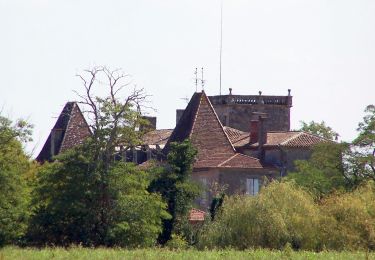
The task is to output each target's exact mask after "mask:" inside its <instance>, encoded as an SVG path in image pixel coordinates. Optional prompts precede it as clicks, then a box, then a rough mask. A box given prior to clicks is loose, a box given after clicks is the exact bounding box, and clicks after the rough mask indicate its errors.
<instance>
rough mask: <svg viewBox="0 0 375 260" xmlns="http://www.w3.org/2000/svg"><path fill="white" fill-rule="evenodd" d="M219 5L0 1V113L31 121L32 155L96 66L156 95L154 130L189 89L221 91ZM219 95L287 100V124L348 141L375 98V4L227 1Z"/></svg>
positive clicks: (171, 119) (183, 0)
mask: <svg viewBox="0 0 375 260" xmlns="http://www.w3.org/2000/svg"><path fill="white" fill-rule="evenodd" d="M219 40H220V0H203V1H202V0H200V1H199V0H178V1H176V0H159V1H156V0H148V1H146V0H133V1H126V0H118V1H114V0H112V1H108V0H107V1H96V0H0V76H1V81H0V107H2V111H3V112H2V113H3V115H7V116H10V117H11V118H13V119H15V118H18V117H23V118H27V119H28V120H29V121H30V122H31V123H32V124H34V125H35V128H34V135H33V138H34V142H32V143H31V144H29V146H28V147H27V149H28V151H31V150H33V149H34V156H36V155H37V154H38V153H39V150H40V149H41V148H42V145H43V143H44V142H45V140H46V138H47V136H48V134H49V131H50V129H51V128H52V127H53V125H54V123H55V121H56V117H57V116H58V114H59V113H60V112H61V109H62V108H63V106H64V104H65V103H66V102H67V101H71V100H76V99H77V97H76V95H75V94H74V93H73V91H72V90H77V91H80V90H82V86H81V82H80V81H79V79H78V78H77V77H75V75H76V74H77V73H79V72H81V71H82V70H83V69H87V68H90V67H92V66H94V65H106V66H108V67H110V68H113V69H115V68H122V69H123V70H124V71H125V72H126V73H128V74H130V75H131V80H132V82H133V83H134V84H136V85H137V86H138V87H142V88H144V89H145V90H146V91H147V93H148V94H150V95H152V97H151V99H150V100H151V101H152V106H153V107H154V108H155V109H157V112H156V113H153V115H155V116H157V117H158V128H173V127H174V126H175V109H176V108H184V107H185V106H186V102H185V101H184V100H183V98H185V97H189V98H190V96H191V95H192V94H193V92H194V91H195V86H194V74H193V72H194V69H195V67H198V68H201V67H204V74H205V75H204V78H205V80H206V85H205V91H206V93H207V94H208V95H216V94H218V93H219V46H220V41H219ZM222 68H223V70H222V75H223V78H222V86H223V93H224V94H226V93H228V88H229V87H231V88H233V93H234V94H244V95H246V94H247V95H255V94H257V93H258V91H259V90H261V91H262V92H263V94H264V95H286V94H287V89H289V88H290V89H292V95H293V96H294V97H293V98H294V100H293V103H294V105H293V108H292V112H291V122H292V128H298V127H299V121H300V120H303V121H310V120H315V121H321V120H324V121H326V123H327V124H328V125H329V126H331V127H332V128H334V130H336V131H337V132H339V134H340V135H341V139H342V140H346V141H350V140H352V139H353V138H354V137H355V135H356V130H355V129H356V127H357V124H358V122H359V121H361V120H362V117H363V115H364V114H363V110H364V108H365V107H366V105H368V104H371V103H372V104H374V102H375V1H373V0H367V1H366V0H356V1H354V0H351V1H349V0H283V1H281V0H247V1H245V0H223V59H222Z"/></svg>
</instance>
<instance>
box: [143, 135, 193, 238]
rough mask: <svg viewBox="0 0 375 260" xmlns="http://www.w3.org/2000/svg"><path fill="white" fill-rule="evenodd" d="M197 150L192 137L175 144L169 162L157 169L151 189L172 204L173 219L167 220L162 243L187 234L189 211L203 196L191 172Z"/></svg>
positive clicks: (154, 172) (168, 158)
mask: <svg viewBox="0 0 375 260" xmlns="http://www.w3.org/2000/svg"><path fill="white" fill-rule="evenodd" d="M196 154H197V151H196V150H195V149H194V148H193V146H192V144H191V142H190V141H189V140H185V141H183V142H181V143H171V144H170V151H169V153H168V157H167V165H166V166H165V167H163V168H158V169H155V170H154V171H153V173H152V174H153V175H154V180H153V181H152V183H151V185H150V188H149V190H150V191H151V192H157V193H160V194H161V195H162V197H163V199H164V200H165V201H166V202H167V203H168V212H169V213H170V215H171V216H172V218H171V219H166V220H164V224H163V233H162V234H161V236H160V238H159V242H160V243H162V244H164V243H166V242H167V241H168V240H170V239H171V235H172V233H176V234H180V233H183V232H182V230H183V226H184V225H185V224H186V221H187V217H188V216H187V214H188V212H189V210H190V209H191V207H192V204H193V201H194V200H195V199H196V198H197V196H199V194H200V189H199V186H198V185H197V184H196V183H194V182H193V181H192V180H191V178H190V174H191V171H192V169H193V162H194V159H195V156H196Z"/></svg>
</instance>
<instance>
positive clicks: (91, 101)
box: [28, 67, 169, 247]
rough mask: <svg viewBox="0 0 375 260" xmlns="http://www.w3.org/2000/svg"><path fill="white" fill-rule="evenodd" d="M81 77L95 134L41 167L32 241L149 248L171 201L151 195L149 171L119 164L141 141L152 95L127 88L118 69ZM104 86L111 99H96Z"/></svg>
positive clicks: (100, 69)
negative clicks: (144, 106)
mask: <svg viewBox="0 0 375 260" xmlns="http://www.w3.org/2000/svg"><path fill="white" fill-rule="evenodd" d="M78 77H79V78H80V79H81V80H82V82H83V86H84V90H85V91H84V93H83V94H80V93H78V92H77V95H78V96H79V97H80V103H81V104H82V105H84V112H85V113H86V114H87V115H88V123H89V125H90V127H91V130H92V133H93V134H92V137H91V138H89V139H88V140H86V142H85V143H84V144H83V145H82V146H78V147H76V148H75V149H72V150H70V151H67V152H66V153H65V154H61V155H59V156H58V157H56V159H57V160H56V161H55V162H54V163H52V164H46V165H45V166H43V167H42V170H41V172H40V173H39V176H38V181H37V188H36V189H35V192H34V198H35V199H34V201H33V206H34V211H33V216H32V221H31V225H30V229H29V233H28V234H29V238H30V240H31V241H35V242H37V243H38V244H48V243H53V244H59V245H69V244H71V243H82V244H83V245H87V246H89V245H90V246H91V245H94V246H99V245H107V246H108V245H118V246H129V247H132V246H148V245H151V244H153V243H155V240H156V237H157V236H158V234H159V233H160V231H161V221H162V219H165V218H168V216H169V215H168V213H167V212H166V211H165V207H166V204H165V203H164V202H163V201H162V199H161V197H160V196H158V195H156V194H150V193H149V192H148V191H147V190H146V188H147V187H148V186H149V179H148V177H147V175H145V173H143V172H142V171H140V170H139V169H136V168H134V166H132V165H131V164H125V163H120V162H118V161H116V158H118V155H119V150H120V149H121V147H132V146H136V145H138V144H139V143H140V137H141V134H142V133H141V132H140V131H137V130H138V128H139V127H140V124H141V123H142V122H141V119H140V118H141V117H140V112H141V111H140V108H141V107H142V102H144V101H145V98H146V95H145V94H144V92H143V90H142V89H137V88H131V89H128V88H127V87H129V83H128V82H126V77H127V75H125V74H124V73H122V72H121V71H120V70H114V71H111V70H109V69H108V68H106V67H95V68H93V69H91V70H86V71H85V72H84V75H78ZM103 86H104V88H105V89H106V90H108V94H107V95H104V96H103V95H102V96H98V95H97V93H98V92H100V88H101V87H103ZM122 91H127V93H126V94H123V92H122Z"/></svg>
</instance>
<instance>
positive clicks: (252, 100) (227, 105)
mask: <svg viewBox="0 0 375 260" xmlns="http://www.w3.org/2000/svg"><path fill="white" fill-rule="evenodd" d="M209 99H210V101H211V103H212V106H213V107H214V109H215V111H216V114H217V115H218V117H219V119H220V121H221V123H222V124H223V125H225V126H229V127H233V128H236V129H239V130H241V131H246V132H249V129H250V121H251V119H253V113H254V112H258V113H266V114H267V116H268V119H267V120H266V121H265V127H266V129H267V131H289V130H290V108H291V107H292V96H262V95H258V96H248V95H246V96H245V95H222V96H211V97H209Z"/></svg>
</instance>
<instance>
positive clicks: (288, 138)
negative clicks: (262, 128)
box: [232, 131, 330, 148]
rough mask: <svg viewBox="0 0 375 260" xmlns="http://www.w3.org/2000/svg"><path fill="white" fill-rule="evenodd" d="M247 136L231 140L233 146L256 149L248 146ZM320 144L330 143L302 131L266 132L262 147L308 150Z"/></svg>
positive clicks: (255, 145)
mask: <svg viewBox="0 0 375 260" xmlns="http://www.w3.org/2000/svg"><path fill="white" fill-rule="evenodd" d="M249 135H250V134H249V133H246V134H244V135H242V137H241V138H239V139H236V140H235V139H234V140H232V142H233V145H234V146H235V147H243V146H249V147H253V148H256V147H257V146H258V143H254V144H251V145H249V138H250V136H249ZM321 142H330V140H328V139H325V138H322V137H320V136H316V135H313V134H310V133H306V132H302V131H287V132H268V133H267V143H265V144H264V147H274V146H282V147H294V148H308V147H311V146H313V145H315V144H318V143H321Z"/></svg>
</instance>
